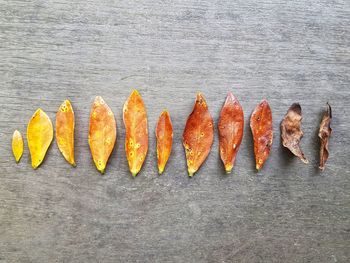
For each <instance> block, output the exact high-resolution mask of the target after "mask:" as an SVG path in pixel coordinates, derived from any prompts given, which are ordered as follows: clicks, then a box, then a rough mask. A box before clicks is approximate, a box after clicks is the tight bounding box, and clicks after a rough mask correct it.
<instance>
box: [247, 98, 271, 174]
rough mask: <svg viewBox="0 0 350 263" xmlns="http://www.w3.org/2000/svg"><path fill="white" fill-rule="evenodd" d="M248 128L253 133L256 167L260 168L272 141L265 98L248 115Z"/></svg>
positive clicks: (267, 105) (268, 111)
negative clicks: (249, 115)
mask: <svg viewBox="0 0 350 263" xmlns="http://www.w3.org/2000/svg"><path fill="white" fill-rule="evenodd" d="M250 128H251V130H252V134H253V141H254V155H255V163H256V169H257V170H260V169H261V168H262V166H263V164H264V163H265V161H266V160H267V158H268V157H269V154H270V151H271V146H272V141H273V126H272V112H271V108H270V105H269V103H268V102H267V100H262V101H261V102H260V103H259V104H258V105H257V106H256V108H255V109H254V111H253V113H252V115H251V117H250Z"/></svg>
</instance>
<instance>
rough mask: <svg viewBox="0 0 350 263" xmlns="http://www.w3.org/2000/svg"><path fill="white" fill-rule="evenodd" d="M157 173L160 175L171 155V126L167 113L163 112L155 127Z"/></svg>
mask: <svg viewBox="0 0 350 263" xmlns="http://www.w3.org/2000/svg"><path fill="white" fill-rule="evenodd" d="M156 138H157V159H158V172H159V174H162V173H163V171H164V168H165V165H166V163H167V161H168V159H169V156H170V153H171V147H172V144H173V125H172V123H171V119H170V114H169V112H168V111H166V110H165V111H163V112H162V113H161V114H160V116H159V119H158V122H157V127H156Z"/></svg>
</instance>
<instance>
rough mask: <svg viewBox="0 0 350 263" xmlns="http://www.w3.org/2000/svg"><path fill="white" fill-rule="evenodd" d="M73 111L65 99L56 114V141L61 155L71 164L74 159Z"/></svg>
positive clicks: (73, 164)
mask: <svg viewBox="0 0 350 263" xmlns="http://www.w3.org/2000/svg"><path fill="white" fill-rule="evenodd" d="M74 122H75V120H74V111H73V108H72V105H71V103H70V101H69V100H65V101H64V102H63V103H62V104H61V106H60V107H59V109H58V111H57V114H56V141H57V146H58V149H59V150H60V152H61V153H62V155H63V157H64V158H65V159H66V160H67V162H68V163H70V164H71V165H72V166H74V167H75V166H76V164H75V160H74Z"/></svg>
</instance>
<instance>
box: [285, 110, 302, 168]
mask: <svg viewBox="0 0 350 263" xmlns="http://www.w3.org/2000/svg"><path fill="white" fill-rule="evenodd" d="M301 120H302V116H301V107H300V104H299V103H293V104H292V106H290V108H289V109H288V111H287V114H286V115H285V116H284V118H283V120H282V122H281V138H282V144H283V146H284V147H286V148H288V149H289V150H290V151H291V152H292V153H293V154H294V155H295V156H297V157H299V158H300V160H302V161H303V162H304V163H309V161H308V160H307V159H306V157H305V155H304V153H303V151H302V150H301V148H300V140H301V138H302V137H303V131H302V130H301Z"/></svg>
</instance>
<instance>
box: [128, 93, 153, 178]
mask: <svg viewBox="0 0 350 263" xmlns="http://www.w3.org/2000/svg"><path fill="white" fill-rule="evenodd" d="M123 120H124V125H125V152H126V158H127V159H128V163H129V169H130V172H131V174H132V175H133V176H136V175H137V174H138V173H139V171H140V170H141V167H142V164H143V162H144V161H145V158H146V155H147V151H148V124H147V112H146V108H145V105H144V103H143V100H142V97H141V95H140V93H139V92H138V91H137V90H133V92H132V93H131V94H130V96H129V98H128V99H127V100H126V102H125V104H124V107H123Z"/></svg>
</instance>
